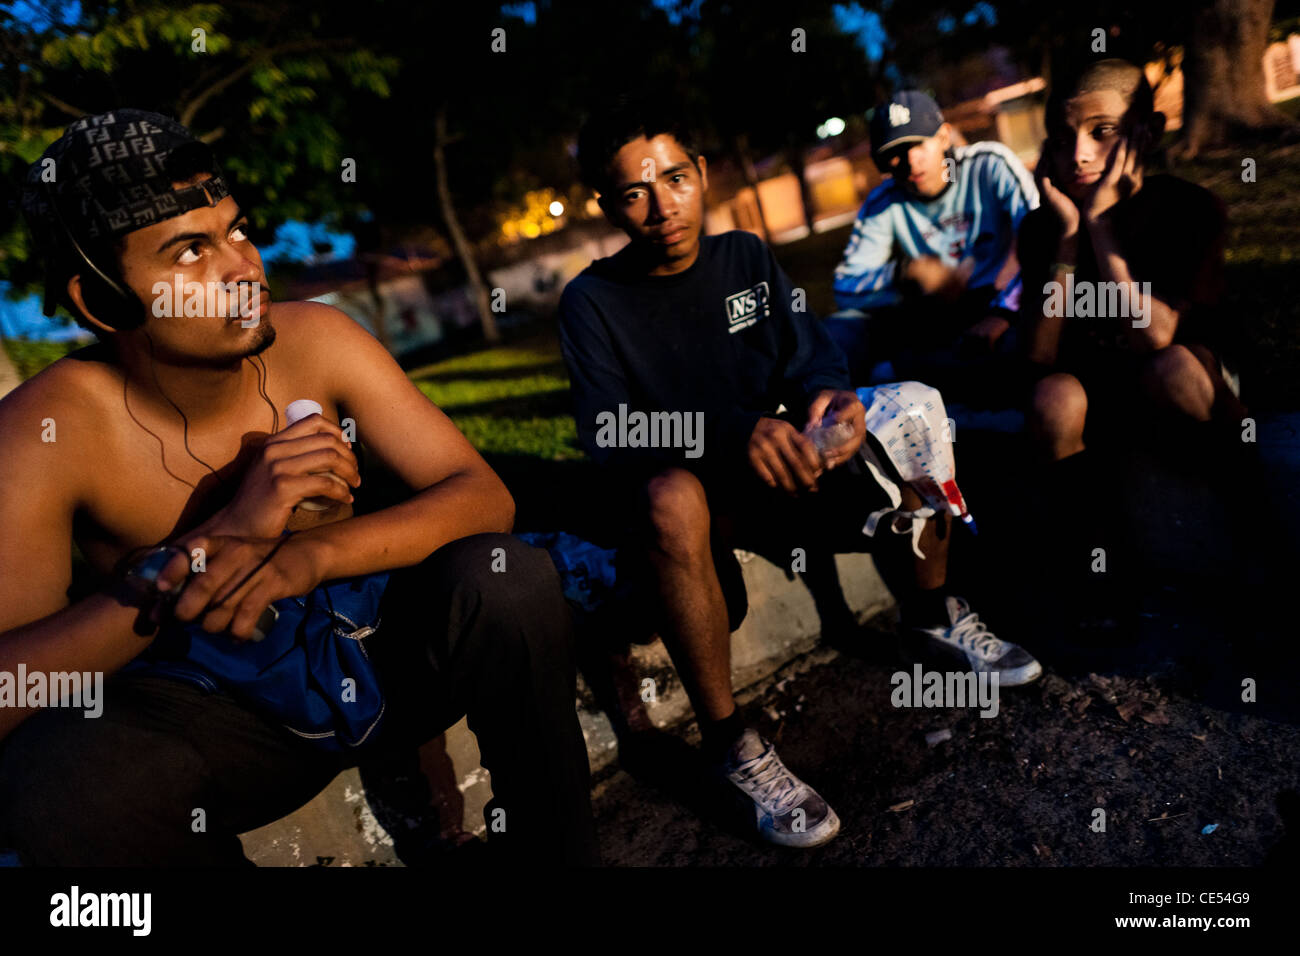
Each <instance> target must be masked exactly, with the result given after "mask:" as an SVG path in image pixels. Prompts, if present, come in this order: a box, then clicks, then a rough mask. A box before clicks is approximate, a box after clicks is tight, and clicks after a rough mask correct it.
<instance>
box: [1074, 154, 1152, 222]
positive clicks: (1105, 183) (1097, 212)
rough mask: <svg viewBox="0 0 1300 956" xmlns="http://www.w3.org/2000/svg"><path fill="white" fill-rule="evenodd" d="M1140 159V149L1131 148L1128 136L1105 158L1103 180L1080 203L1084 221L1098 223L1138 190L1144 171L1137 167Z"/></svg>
mask: <svg viewBox="0 0 1300 956" xmlns="http://www.w3.org/2000/svg"><path fill="white" fill-rule="evenodd" d="M1137 158H1138V154H1137V150H1136V149H1133V148H1132V147H1131V146H1130V145H1129V140H1128V138H1127V137H1123V138H1121V139H1120V140H1119V141H1118V142H1117V143H1116V144H1115V148H1114V149H1113V150H1111V153H1110V156H1109V157H1107V159H1106V167H1105V169H1103V170H1102V174H1101V178H1100V179H1098V180H1097V182H1096V183H1095V184H1094V185H1093V186H1092V187H1091V188H1090V189H1089V190H1088V192H1087V193H1086V194H1085V197H1084V198H1083V200H1082V201H1081V202H1080V208H1081V209H1082V210H1083V216H1084V219H1086V220H1087V221H1088V222H1096V221H1097V219H1098V218H1099V217H1100V216H1101V215H1102V214H1103V213H1105V212H1106V210H1108V209H1110V208H1111V207H1112V206H1114V205H1115V204H1116V203H1117V202H1119V201H1120V200H1121V199H1126V198H1128V197H1129V196H1131V195H1133V193H1134V192H1136V191H1137V189H1138V187H1139V186H1140V185H1141V182H1142V171H1141V170H1140V169H1139V168H1138V164H1137Z"/></svg>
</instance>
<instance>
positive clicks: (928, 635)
mask: <svg viewBox="0 0 1300 956" xmlns="http://www.w3.org/2000/svg"><path fill="white" fill-rule="evenodd" d="M944 603H945V604H946V605H947V608H948V619H949V620H950V621H951V622H952V623H951V624H950V626H948V627H917V628H913V629H912V632H913V633H914V634H917V635H919V636H921V637H923V638H924V639H925V641H926V643H927V644H928V645H930V647H931V648H932V649H934V650H937V651H939V652H941V653H943V654H945V655H946V656H948V657H952V658H954V659H958V660H961V661H963V662H964V663H965V665H966V666H967V667H969V668H970V669H971V670H973V671H975V672H976V673H977V674H978V673H980V672H981V671H989V672H996V673H997V675H998V686H1000V687H1015V686H1016V685H1018V684H1028V683H1030V682H1031V681H1035V680H1037V679H1038V678H1039V677H1040V676H1041V675H1042V673H1043V668H1042V665H1041V664H1039V663H1038V661H1036V660H1034V658H1033V655H1031V654H1030V653H1029V652H1028V651H1026V650H1025V649H1024V648H1023V647H1021V646H1020V645H1018V644H1012V643H1011V642H1010V641H1000V640H998V639H997V638H996V637H994V636H993V632H992V631H990V630H989V629H988V625H986V624H985V623H984V622H983V621H981V620H980V617H979V615H978V614H976V613H975V612H974V611H972V610H971V607H970V605H969V604H968V603H967V602H966V601H965V600H964V599H962V598H959V597H951V596H950V597H947V598H945V599H944Z"/></svg>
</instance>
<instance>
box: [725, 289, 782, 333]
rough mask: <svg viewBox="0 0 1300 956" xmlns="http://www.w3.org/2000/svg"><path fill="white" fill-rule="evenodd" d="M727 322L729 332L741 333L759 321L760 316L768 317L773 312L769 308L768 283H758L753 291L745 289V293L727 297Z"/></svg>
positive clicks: (734, 293) (735, 293)
mask: <svg viewBox="0 0 1300 956" xmlns="http://www.w3.org/2000/svg"><path fill="white" fill-rule="evenodd" d="M726 305H727V322H728V324H729V325H730V328H729V329H728V330H727V331H729V332H739V331H740V330H741V329H747V328H749V327H750V326H751V325H753V324H754V323H755V322H757V321H758V320H759V317H760V316H768V315H770V314H771V312H772V310H771V308H770V307H769V295H768V288H767V282H766V281H763V282H760V283H758V284H757V285H756V286H754V287H753V288H752V289H745V290H744V291H743V292H733V293H732V294H731V295H729V296H727V302H726Z"/></svg>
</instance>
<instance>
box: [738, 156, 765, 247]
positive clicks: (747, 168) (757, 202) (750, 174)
mask: <svg viewBox="0 0 1300 956" xmlns="http://www.w3.org/2000/svg"><path fill="white" fill-rule="evenodd" d="M731 152H732V154H733V155H734V156H735V158H736V164H737V165H738V166H739V167H740V174H741V175H742V176H744V177H745V184H746V185H747V186H749V188H750V189H752V190H754V206H755V208H757V209H758V225H759V227H760V228H761V229H762V230H763V241H764V242H766V243H769V244H770V243H771V242H772V234H771V233H770V232H768V229H767V214H766V213H764V212H763V200H762V198H761V197H760V196H759V195H758V173H756V172H755V171H754V164H753V163H752V162H750V161H749V138H748V137H747V136H746V135H745V134H744V133H737V134H736V135H734V136H732V137H731Z"/></svg>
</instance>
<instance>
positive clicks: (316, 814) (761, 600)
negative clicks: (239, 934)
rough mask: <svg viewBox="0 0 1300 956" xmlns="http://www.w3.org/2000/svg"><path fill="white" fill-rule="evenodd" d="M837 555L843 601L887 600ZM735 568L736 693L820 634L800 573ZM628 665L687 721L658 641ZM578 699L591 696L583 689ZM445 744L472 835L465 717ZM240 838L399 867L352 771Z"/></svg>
mask: <svg viewBox="0 0 1300 956" xmlns="http://www.w3.org/2000/svg"><path fill="white" fill-rule="evenodd" d="M835 562H836V569H837V571H838V574H839V580H840V587H841V588H842V590H843V592H844V599H845V602H846V603H847V605H848V607H849V609H850V611H852V612H853V614H854V616H855V617H856V619H857V620H858V621H859V622H866V621H867V620H869V619H870V618H872V617H874V616H876V615H877V614H879V613H880V612H881V611H884V610H886V609H888V608H889V607H890V606H891V605H892V604H893V599H892V597H891V596H890V594H889V591H888V590H887V589H886V587H885V585H884V582H883V581H882V580H881V579H880V576H879V574H877V572H876V569H875V565H874V564H873V563H872V561H871V558H870V556H869V555H866V554H841V555H837V556H836V558H835ZM742 571H743V573H744V576H745V586H746V588H747V590H748V592H749V614H748V616H747V617H746V618H745V622H744V623H743V624H742V625H741V627H740V628H739V630H737V631H736V632H735V633H734V634H733V635H732V641H731V649H732V650H731V654H732V686H733V687H734V688H735V690H736V691H737V693H739V692H741V691H743V690H744V689H746V688H749V687H751V686H753V685H756V684H758V683H760V682H761V681H763V680H764V679H766V678H768V677H770V676H771V675H772V674H774V673H775V672H776V671H777V670H779V669H780V668H781V667H782V666H783V665H785V664H787V663H788V662H789V661H791V660H793V659H794V658H796V657H799V656H800V655H802V654H805V653H807V652H808V651H810V650H812V649H813V648H814V647H816V646H817V643H818V640H819V638H820V634H821V621H820V618H819V616H818V613H817V608H816V605H815V604H814V601H813V597H812V594H811V593H810V592H809V591H808V588H807V587H806V586H805V585H804V583H803V581H802V580H801V579H799V578H795V579H793V580H791V578H790V577H789V576H787V574H786V573H785V572H784V571H783V570H782V569H781V568H778V567H777V566H775V565H773V564H772V563H770V562H769V561H767V560H766V559H764V558H762V557H759V556H757V555H755V556H753V557H749V556H748V555H746V556H744V558H743V560H742ZM632 662H633V668H634V670H635V672H636V674H637V676H638V679H639V678H640V677H642V676H650V677H652V678H653V679H654V680H655V682H656V693H655V695H654V700H653V701H648V702H647V703H646V712H647V714H648V715H649V717H650V719H651V721H652V722H653V723H654V724H655V726H656V727H659V728H660V729H669V728H672V727H675V726H677V725H679V724H682V723H684V722H686V721H688V720H690V719H691V718H692V713H691V708H690V702H689V701H688V700H687V698H686V692H685V691H684V690H683V689H682V686H681V683H680V681H678V680H677V679H676V674H675V673H673V672H672V664H671V662H670V661H669V658H668V653H667V651H666V650H665V649H664V647H663V645H662V644H661V643H659V642H655V643H654V644H650V645H646V646H642V647H637V648H634V649H633V653H632ZM580 696H581V697H582V698H584V699H590V694H585V693H584V694H582V695H580ZM578 720H579V723H580V724H581V725H582V732H583V736H584V737H585V738H586V742H587V755H588V759H589V760H590V761H591V769H592V773H593V774H599V773H600V772H601V771H602V770H604V769H605V768H607V767H609V766H610V765H612V764H613V763H614V761H615V760H616V759H617V756H618V753H617V750H618V745H617V741H616V740H615V737H614V731H613V728H612V726H611V725H610V722H609V718H608V717H607V716H606V715H605V714H604V713H602V712H601V711H599V710H596V709H594V708H590V707H587V706H584V705H583V703H582V700H581V699H580V700H579V702H578ZM446 742H447V754H448V756H449V757H450V758H451V762H452V764H453V766H454V768H455V775H456V780H457V781H458V786H459V788H460V791H461V794H462V795H463V798H464V821H463V827H464V829H465V830H466V831H467V832H470V833H482V832H483V830H484V821H483V807H484V805H485V804H486V803H487V801H488V800H489V799H490V798H491V785H490V781H489V778H488V773H487V771H486V770H484V769H483V768H482V766H480V764H479V752H478V744H477V742H476V741H475V739H474V735H473V733H472V732H471V731H470V730H469V728H468V726H467V725H466V723H465V721H464V720H463V719H462V720H461V721H460V722H459V723H458V724H456V725H455V726H454V727H452V728H451V729H450V730H448V731H447V735H446ZM410 822H411V823H415V822H416V821H410ZM241 840H242V841H243V844H244V852H245V853H246V854H247V856H248V857H249V859H251V860H252V861H253V862H255V863H257V864H258V865H259V866H311V865H315V864H317V863H318V862H319V861H323V860H329V861H330V862H329V865H333V866H392V865H401V864H400V861H399V860H398V859H397V856H396V853H395V849H394V842H395V841H394V839H393V836H392V835H391V834H390V833H389V832H388V831H387V830H386V829H385V828H384V827H383V826H382V825H381V824H380V822H379V820H378V819H377V818H376V816H375V813H374V810H373V809H372V808H371V806H370V805H369V804H368V802H367V800H366V798H365V788H364V786H363V785H362V783H361V777H360V774H359V773H358V771H357V770H355V769H352V770H347V771H345V772H343V773H341V774H339V776H338V777H336V778H335V779H334V780H333V782H331V783H330V785H329V786H328V787H326V788H325V789H324V790H323V791H322V792H321V793H319V794H318V795H317V796H316V797H315V799H313V800H312V801H311V802H310V803H308V804H307V805H306V806H304V807H302V808H301V809H299V810H297V811H296V812H294V813H292V814H290V815H289V816H287V817H285V818H283V819H281V820H278V821H276V822H275V823H272V824H270V825H268V826H265V827H262V828H260V829H258V830H254V831H252V832H250V833H245V834H243V835H242V836H241Z"/></svg>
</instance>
